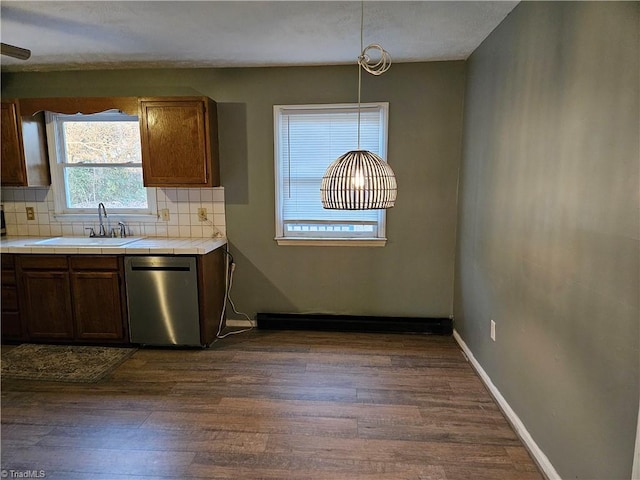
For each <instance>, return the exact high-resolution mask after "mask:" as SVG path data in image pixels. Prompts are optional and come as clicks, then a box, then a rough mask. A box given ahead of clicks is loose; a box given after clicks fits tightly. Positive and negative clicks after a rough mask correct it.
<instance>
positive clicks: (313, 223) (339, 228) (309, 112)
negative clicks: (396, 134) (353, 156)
mask: <svg viewBox="0 0 640 480" xmlns="http://www.w3.org/2000/svg"><path fill="white" fill-rule="evenodd" d="M276 108H277V110H276V111H277V112H278V117H277V121H276V151H277V158H276V174H277V177H276V182H277V195H276V202H277V208H278V212H277V217H278V221H279V222H280V223H279V226H277V227H276V230H277V235H279V236H282V237H298V238H304V237H310V238H327V239H329V238H358V237H361V238H375V237H384V216H385V212H384V210H331V209H324V208H323V207H322V202H321V199H320V184H321V182H322V176H323V175H324V173H325V171H326V169H327V167H328V166H329V165H330V164H331V163H332V162H333V161H335V160H336V159H337V158H338V157H340V156H341V155H343V154H345V153H346V152H348V151H350V150H356V149H358V125H360V144H359V147H360V149H361V150H369V151H372V152H374V153H377V154H378V155H380V156H381V157H382V158H383V159H384V158H385V154H386V118H387V107H386V106H385V104H368V105H363V106H362V109H361V112H360V113H361V114H360V122H359V124H358V108H357V106H355V105H354V106H350V105H326V106H280V107H276Z"/></svg>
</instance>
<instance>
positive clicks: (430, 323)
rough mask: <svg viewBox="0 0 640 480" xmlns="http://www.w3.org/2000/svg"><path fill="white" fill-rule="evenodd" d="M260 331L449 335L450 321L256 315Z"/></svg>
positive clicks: (339, 316) (346, 316)
mask: <svg viewBox="0 0 640 480" xmlns="http://www.w3.org/2000/svg"><path fill="white" fill-rule="evenodd" d="M256 320H257V324H258V328H259V329H262V330H320V331H337V332H386V333H423V334H432V335H451V334H452V333H453V321H452V320H451V319H450V318H414V317H371V316H359V315H326V314H298V313H258V314H257V315H256Z"/></svg>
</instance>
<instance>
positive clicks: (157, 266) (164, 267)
mask: <svg viewBox="0 0 640 480" xmlns="http://www.w3.org/2000/svg"><path fill="white" fill-rule="evenodd" d="M126 263H127V264H128V265H127V267H128V269H129V270H131V271H143V272H144V271H146V272H190V271H192V269H194V268H195V263H194V261H193V259H192V258H190V257H188V258H182V259H180V258H177V257H167V258H163V257H133V258H132V257H129V258H128V259H127V262H126Z"/></svg>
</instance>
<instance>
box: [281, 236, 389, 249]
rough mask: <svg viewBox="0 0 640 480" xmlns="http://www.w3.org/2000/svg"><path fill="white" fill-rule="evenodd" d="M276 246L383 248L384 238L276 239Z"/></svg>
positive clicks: (385, 240)
mask: <svg viewBox="0 0 640 480" xmlns="http://www.w3.org/2000/svg"><path fill="white" fill-rule="evenodd" d="M275 240H276V242H278V245H282V246H304V247H384V246H385V245H386V244H387V239H386V238H364V237H363V238H313V237H309V238H301V237H298V238H291V237H276V238H275Z"/></svg>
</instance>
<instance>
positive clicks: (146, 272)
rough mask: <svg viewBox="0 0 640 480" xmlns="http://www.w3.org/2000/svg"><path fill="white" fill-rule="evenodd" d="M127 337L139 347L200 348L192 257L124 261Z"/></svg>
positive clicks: (195, 280) (130, 259)
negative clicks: (140, 345)
mask: <svg viewBox="0 0 640 480" xmlns="http://www.w3.org/2000/svg"><path fill="white" fill-rule="evenodd" d="M124 264H125V278H126V284H127V303H128V306H129V335H130V339H131V342H132V343H139V344H142V345H157V346H169V345H184V346H200V345H201V343H200V315H199V310H198V275H197V267H196V259H195V257H189V256H177V257H160V256H154V257H151V256H140V257H137V256H135V257H134V256H131V257H125V259H124Z"/></svg>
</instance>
